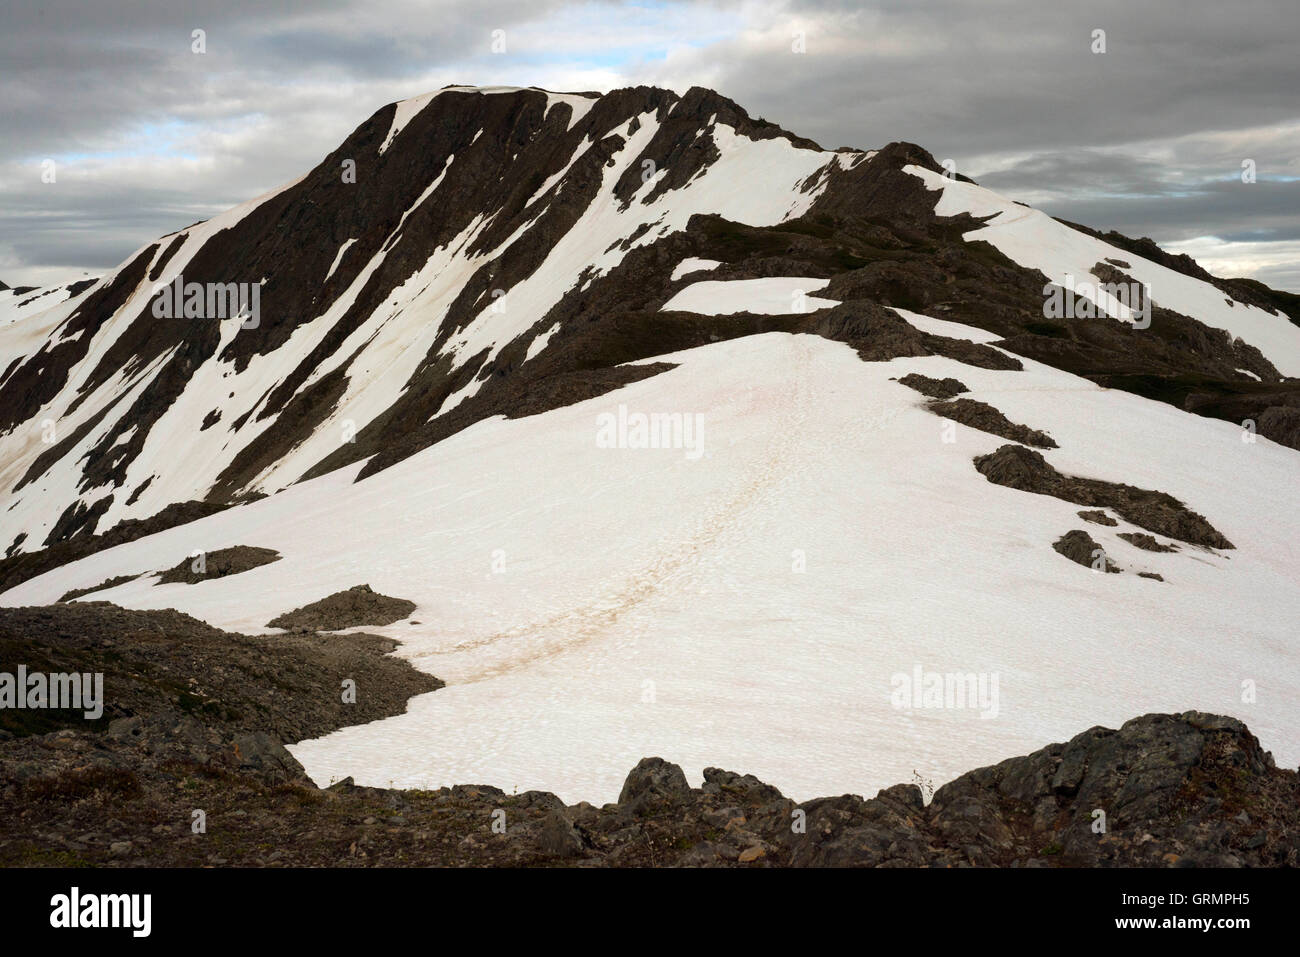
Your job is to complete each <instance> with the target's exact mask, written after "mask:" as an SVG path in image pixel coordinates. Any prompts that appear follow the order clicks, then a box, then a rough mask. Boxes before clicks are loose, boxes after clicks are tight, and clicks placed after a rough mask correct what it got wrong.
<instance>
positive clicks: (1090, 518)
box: [1079, 509, 1119, 528]
mask: <svg viewBox="0 0 1300 957" xmlns="http://www.w3.org/2000/svg"><path fill="white" fill-rule="evenodd" d="M1079 517H1080V518H1081V519H1083V520H1084V521H1085V522H1092V523H1093V524H1094V525H1109V526H1111V527H1112V528H1114V527H1115V526H1116V525H1118V524H1119V522H1117V521H1115V519H1113V518H1111V517H1110V516H1109V515H1107V514H1106V513H1105V512H1103V511H1102V510H1101V509H1092V510H1087V509H1085V510H1084V511H1082V512H1080V513H1079Z"/></svg>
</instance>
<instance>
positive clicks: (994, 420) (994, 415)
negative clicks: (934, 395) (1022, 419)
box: [926, 399, 1057, 449]
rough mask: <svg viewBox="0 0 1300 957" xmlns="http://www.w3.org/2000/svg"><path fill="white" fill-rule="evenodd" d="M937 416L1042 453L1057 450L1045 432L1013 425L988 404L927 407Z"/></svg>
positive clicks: (963, 401)
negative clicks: (1028, 446)
mask: <svg viewBox="0 0 1300 957" xmlns="http://www.w3.org/2000/svg"><path fill="white" fill-rule="evenodd" d="M926 408H927V409H929V410H930V411H931V412H933V413H934V414H935V415H941V416H943V417H944V418H945V419H952V420H953V421H954V422H960V423H961V424H962V425H967V426H970V427H971V428H972V429H979V430H980V431H981V432H988V433H989V434H990V435H997V436H1000V437H1002V438H1004V439H1011V440H1012V441H1014V442H1023V443H1024V444H1025V445H1032V446H1035V447H1036V448H1040V449H1054V448H1056V447H1057V445H1056V441H1055V440H1054V439H1053V438H1052V437H1051V436H1050V435H1048V434H1047V433H1046V432H1040V431H1038V429H1031V428H1029V427H1028V426H1026V425H1019V424H1017V423H1015V422H1012V421H1011V420H1010V419H1008V418H1007V417H1006V416H1005V415H1003V414H1002V413H1001V412H999V411H998V410H997V409H995V408H993V406H991V405H989V404H988V403H987V402H977V401H976V400H974V399H953V400H952V401H950V402H931V403H929V404H928V405H927V406H926Z"/></svg>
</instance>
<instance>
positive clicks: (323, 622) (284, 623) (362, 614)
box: [266, 585, 415, 631]
mask: <svg viewBox="0 0 1300 957" xmlns="http://www.w3.org/2000/svg"><path fill="white" fill-rule="evenodd" d="M413 611H415V602H413V601H407V600H406V599H405V598H389V597H388V596H387V595H380V594H378V593H376V592H373V591H371V590H370V586H369V585H354V586H353V587H352V588H349V589H347V590H346V591H340V592H335V593H334V594H333V595H330V596H328V597H327V598H322V599H321V600H320V601H314V602H312V603H311V604H310V605H303V606H302V607H301V608H295V609H294V610H293V611H289V612H285V613H284V614H283V615H280V616H279V617H277V618H273V619H271V620H270V621H268V622H267V623H266V626H267V627H268V628H286V629H288V630H290V631H339V630H341V629H343V628H355V627H357V626H358V625H391V624H392V623H393V622H395V621H401V620H402V619H403V618H407V617H409V616H410V614H411V612H413Z"/></svg>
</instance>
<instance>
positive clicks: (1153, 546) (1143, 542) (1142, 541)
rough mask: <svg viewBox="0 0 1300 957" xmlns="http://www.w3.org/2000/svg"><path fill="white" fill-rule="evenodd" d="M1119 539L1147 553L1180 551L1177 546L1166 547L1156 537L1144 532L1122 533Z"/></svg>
mask: <svg viewBox="0 0 1300 957" xmlns="http://www.w3.org/2000/svg"><path fill="white" fill-rule="evenodd" d="M1119 537H1120V538H1122V539H1124V541H1126V542H1128V543H1129V544H1130V545H1132V546H1134V547H1135V548H1140V549H1142V550H1143V551H1145V552H1176V551H1178V546H1177V545H1164V544H1162V543H1161V542H1159V541H1157V540H1156V539H1155V537H1154V536H1151V535H1146V534H1144V533H1142V532H1120V533H1119Z"/></svg>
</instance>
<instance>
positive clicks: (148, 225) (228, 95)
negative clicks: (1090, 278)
mask: <svg viewBox="0 0 1300 957" xmlns="http://www.w3.org/2000/svg"><path fill="white" fill-rule="evenodd" d="M1160 6H1161V7H1163V9H1155V7H1156V5H1154V4H1134V3H1132V2H1131V0H1093V2H1090V3H1088V4H1069V5H1064V4H1044V3H1041V2H1039V0H987V2H982V3H956V2H951V0H939V2H933V3H925V4H919V3H915V2H911V0H884V2H877V3H872V4H870V5H869V6H864V5H862V4H859V3H852V2H847V0H846V2H838V0H808V2H799V0H737V2H726V0H692V2H638V3H615V2H597V0H590V2H565V0H527V2H524V0H480V2H476V3H474V4H468V3H445V2H420V0H366V2H360V0H325V2H318V3H315V4H313V5H312V6H311V7H310V9H303V7H304V5H303V4H301V3H300V2H298V0H222V2H209V0H201V2H193V0H191V2H189V3H186V4H178V3H175V2H167V0H112V2H109V0H105V2H102V3H96V4H84V3H83V2H79V0H45V2H42V3H40V4H30V3H27V2H24V0H3V3H0V9H3V22H4V24H5V30H4V32H3V34H0V59H3V61H4V63H5V84H4V88H3V93H0V128H2V129H3V130H4V131H5V135H4V137H2V138H0V279H4V280H5V281H7V282H9V283H10V284H18V283H40V282H47V281H53V280H57V279H62V278H72V277H76V276H78V275H80V274H82V273H83V272H96V271H100V270H103V269H106V268H109V267H112V266H114V265H116V264H117V263H118V262H120V261H121V260H123V259H124V258H126V256H128V255H129V254H130V252H131V251H132V250H133V249H135V248H137V247H138V246H140V245H141V244H143V243H146V242H148V241H150V240H152V239H153V238H155V237H156V236H158V235H160V234H162V233H165V232H169V231H171V230H173V229H176V228H179V227H182V226H185V225H188V224H189V223H191V222H194V221H195V220H198V219H203V218H206V217H208V216H210V215H212V214H213V213H214V212H216V211H218V210H220V209H222V208H225V207H227V206H230V205H232V204H234V203H237V202H240V201H243V200H245V199H248V198H250V197H252V196H256V195H258V194H260V193H262V192H265V191H266V190H267V189H270V188H272V187H274V186H276V185H278V184H279V183H282V182H285V181H287V180H290V179H293V178H295V177H296V176H298V175H300V174H301V173H303V172H304V171H305V170H306V169H308V168H310V167H311V166H313V165H314V164H315V163H316V162H318V161H319V159H320V158H321V157H322V156H323V155H325V154H326V153H327V152H328V151H329V150H330V149H331V148H332V147H333V146H335V145H337V143H338V142H339V141H340V140H341V139H342V138H343V137H344V136H346V135H347V133H348V132H349V131H350V130H351V129H352V128H353V127H355V126H356V125H357V124H358V123H359V122H361V121H362V120H363V119H365V118H366V117H367V116H369V115H370V113H372V112H373V111H374V110H375V109H377V108H378V107H380V106H382V105H383V104H385V103H388V102H391V101H393V100H396V99H402V98H404V97H407V96H412V95H414V94H416V93H420V92H425V91H427V90H430V89H435V88H437V87H440V86H443V85H445V84H447V83H473V84H480V85H491V84H509V85H520V86H529V85H536V86H543V87H546V88H548V89H556V90H608V89H613V88H616V87H619V86H626V85H631V84H636V83H652V84H657V85H660V86H667V87H670V88H673V89H677V90H684V89H685V88H687V87H689V86H691V85H693V84H700V85H705V86H711V87H713V88H715V89H718V90H719V91H720V92H722V93H724V94H726V95H727V96H730V97H731V98H733V99H735V100H736V101H737V102H739V103H740V104H741V105H743V106H744V107H745V108H746V109H748V110H749V111H750V112H751V113H753V114H754V115H756V116H763V117H765V118H766V119H769V120H772V121H774V122H777V123H780V124H781V125H782V126H785V127H786V128H788V129H791V130H793V131H795V132H797V133H800V134H801V135H805V136H809V137H812V138H813V139H816V140H818V141H819V142H821V143H823V144H824V145H827V146H840V145H852V146H862V147H871V146H880V145H883V144H885V143H887V142H890V141H892V140H910V141H912V142H916V143H919V144H921V145H922V146H925V147H926V148H927V149H929V150H930V151H931V152H932V153H934V154H935V155H936V156H937V157H939V158H941V159H947V158H951V159H953V160H954V161H955V162H956V164H957V167H958V169H959V170H960V171H962V172H964V173H967V174H968V175H971V176H973V177H974V178H976V179H977V180H979V181H980V182H982V183H984V184H985V185H988V186H990V187H993V188H995V189H997V190H999V191H1001V192H1004V193H1006V194H1008V195H1010V196H1012V197H1013V198H1016V199H1020V200H1023V201H1026V202H1030V203H1033V204H1034V205H1037V206H1040V207H1041V208H1044V209H1046V210H1047V211H1048V212H1051V213H1052V214H1054V215H1058V216H1061V217H1063V218H1066V219H1070V220H1074V221H1077V222H1082V223H1086V224H1088V225H1090V226H1095V227H1098V228H1101V229H1118V230H1120V231H1121V232H1125V233H1128V234H1131V235H1148V236H1151V237H1152V238H1154V239H1156V240H1157V241H1159V242H1161V243H1162V244H1164V245H1167V246H1170V247H1171V248H1173V249H1175V250H1176V251H1185V252H1189V253H1191V254H1192V255H1194V256H1196V257H1197V258H1198V259H1201V260H1202V261H1203V262H1204V263H1205V264H1206V265H1207V266H1209V267H1211V268H1213V269H1214V270H1215V271H1218V272H1221V273H1229V274H1240V275H1254V276H1255V277H1256V278H1259V279H1262V280H1263V281H1265V282H1268V283H1270V284H1271V285H1275V286H1279V287H1281V288H1286V289H1290V290H1293V291H1300V235H1297V233H1298V232H1300V215H1298V214H1300V159H1298V157H1300V106H1297V102H1298V101H1296V99H1295V96H1294V90H1295V89H1297V88H1300V63H1298V62H1297V58H1296V57H1295V54H1294V43H1293V37H1294V30H1291V29H1288V25H1289V24H1292V23H1294V21H1295V20H1296V18H1297V14H1296V13H1295V8H1294V0H1248V2H1244V3H1236V4H1233V5H1225V4H1219V3H1215V2H1212V0H1188V2H1184V3H1181V4H1178V5H1177V6H1173V5H1160ZM195 30H202V31H204V41H205V45H206V52H203V53H196V52H193V49H192V46H193V42H194V41H193V32H194V31H195ZM1096 30H1104V31H1105V44H1106V52H1105V53H1096V52H1093V48H1094V46H1095V44H1096V41H1095V38H1094V37H1095V35H1094V31H1096ZM493 31H504V32H503V34H496V37H497V38H498V39H502V38H503V39H504V45H505V50H504V52H500V53H494V52H493V49H492V44H493V39H494V33H493ZM796 48H802V49H803V50H804V51H805V52H802V53H799V52H795V49H796ZM47 160H50V161H53V164H54V166H53V169H54V172H55V176H54V182H52V183H50V182H43V181H42V172H43V171H47V170H48V169H49V167H48V165H43V164H44V161H47ZM1245 160H1252V161H1253V162H1254V165H1255V170H1256V177H1257V182H1255V183H1253V184H1246V183H1243V182H1242V181H1241V172H1242V163H1243V161H1245ZM46 178H48V176H47V177H46Z"/></svg>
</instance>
